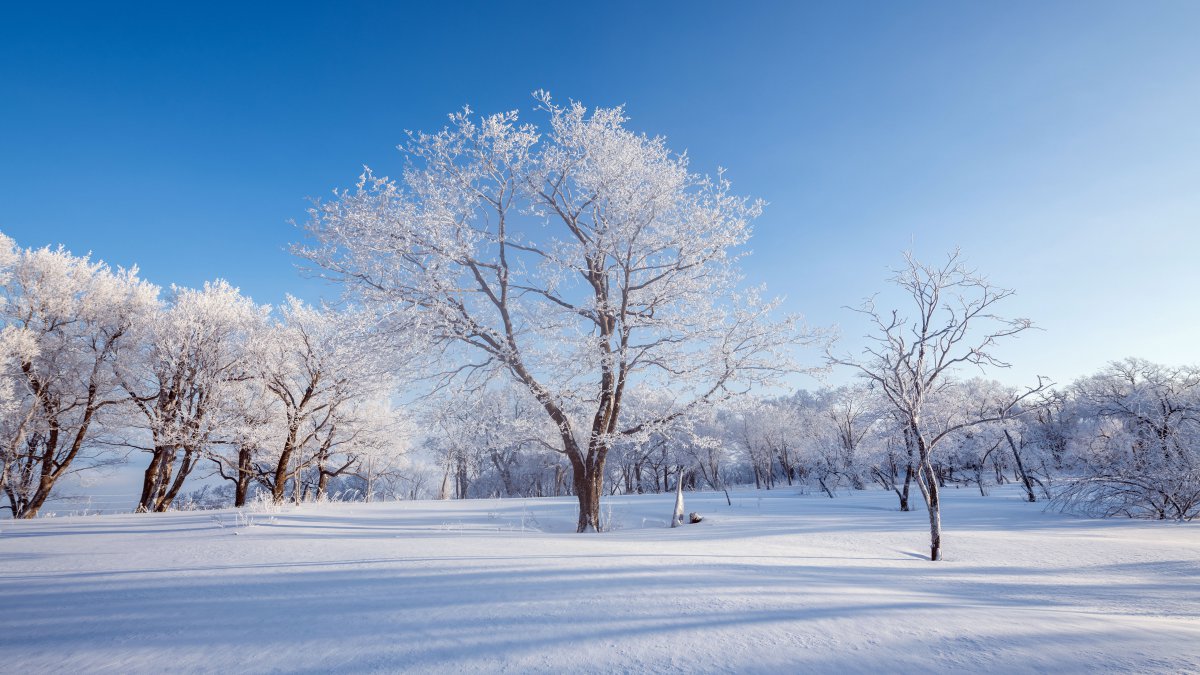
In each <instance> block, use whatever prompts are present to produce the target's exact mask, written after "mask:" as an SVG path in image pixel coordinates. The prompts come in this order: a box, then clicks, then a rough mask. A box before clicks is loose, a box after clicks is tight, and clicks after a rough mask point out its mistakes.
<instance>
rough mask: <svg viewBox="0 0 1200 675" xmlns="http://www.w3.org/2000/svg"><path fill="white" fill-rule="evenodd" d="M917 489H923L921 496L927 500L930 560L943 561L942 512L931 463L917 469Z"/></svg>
mask: <svg viewBox="0 0 1200 675" xmlns="http://www.w3.org/2000/svg"><path fill="white" fill-rule="evenodd" d="M917 471H918V473H917V487H919V488H921V496H922V497H924V498H925V508H926V509H927V510H928V511H929V559H930V560H932V561H936V560H941V559H942V511H941V502H940V500H939V498H938V480H937V473H936V472H935V471H934V470H933V465H932V464H930V463H929V462H927V461H926V462H922V463H921V465H920V466H919V467H917Z"/></svg>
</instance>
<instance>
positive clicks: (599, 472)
mask: <svg viewBox="0 0 1200 675" xmlns="http://www.w3.org/2000/svg"><path fill="white" fill-rule="evenodd" d="M571 466H572V468H573V469H574V472H573V473H574V484H575V496H576V498H578V499H579V524H578V526H577V529H576V532H599V531H600V529H601V525H602V523H601V522H600V494H601V492H602V491H603V488H604V461H603V460H600V461H599V462H598V463H597V464H595V465H593V466H591V467H589V466H588V465H587V463H585V462H582V461H580V462H572V463H571ZM589 469H590V470H589Z"/></svg>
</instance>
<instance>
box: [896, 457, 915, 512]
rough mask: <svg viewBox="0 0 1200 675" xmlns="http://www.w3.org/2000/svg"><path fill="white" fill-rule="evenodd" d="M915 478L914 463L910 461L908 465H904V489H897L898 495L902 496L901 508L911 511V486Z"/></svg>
mask: <svg viewBox="0 0 1200 675" xmlns="http://www.w3.org/2000/svg"><path fill="white" fill-rule="evenodd" d="M912 480H913V465H912V462H911V461H909V463H908V466H906V467H904V489H903V490H896V496H897V497H899V498H900V510H901V511H911V510H912V507H910V506H909V505H908V495H909V488H911V487H912Z"/></svg>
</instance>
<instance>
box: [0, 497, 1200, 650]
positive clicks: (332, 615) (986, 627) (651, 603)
mask: <svg viewBox="0 0 1200 675" xmlns="http://www.w3.org/2000/svg"><path fill="white" fill-rule="evenodd" d="M918 501H919V497H918ZM672 502H673V497H672V495H652V496H650V495H648V496H636V497H614V498H609V499H607V500H606V504H608V505H610V506H611V512H610V517H611V519H612V521H613V523H614V526H615V527H614V529H613V530H612V531H610V532H607V533H604V534H599V535H594V534H593V535H577V534H573V533H571V532H570V531H569V530H570V529H571V525H572V523H573V520H574V509H575V507H574V503H573V501H572V500H570V499H535V500H507V501H465V502H404V503H394V504H373V505H362V504H357V505H351V504H338V505H320V506H307V507H302V508H299V509H292V510H285V511H283V512H280V513H275V514H272V513H254V514H249V515H247V516H241V517H240V516H239V515H238V514H237V513H236V512H234V511H220V512H194V513H172V514H165V515H111V516H91V517H73V518H47V519H41V520H37V521H34V522H11V521H4V522H0V608H2V611H0V671H3V672H7V673H36V672H78V673H83V672H88V673H91V672H112V673H133V672H162V671H168V672H188V671H201V672H222V673H227V672H271V671H275V672H279V671H283V672H291V671H305V672H327V671H337V672H363V671H365V672H376V671H378V672H382V671H411V672H422V673H424V672H493V671H499V672H516V673H525V672H579V671H604V672H838V673H842V672H873V673H884V672H887V673H894V672H915V671H927V670H931V669H932V670H937V671H945V670H949V671H993V672H996V671H1004V672H1035V671H1036V672H1081V673H1082V672H1088V673H1091V672H1097V671H1136V672H1197V671H1200V560H1198V559H1200V529H1198V528H1197V526H1195V525H1179V524H1169V523H1147V522H1129V521H1095V520H1080V519H1076V518H1072V517H1068V516H1063V515H1059V514H1055V513H1044V512H1042V510H1041V505H1040V504H1037V505H1031V504H1025V503H1022V502H1021V501H1020V500H1019V496H1018V495H1017V493H1015V492H1011V491H1006V490H1003V489H1001V490H996V491H995V492H994V493H993V495H992V496H990V497H987V498H983V497H980V496H979V495H978V493H977V492H974V491H970V490H966V489H962V490H955V489H950V490H947V491H946V494H945V504H944V521H945V530H946V534H945V556H946V560H945V561H944V562H940V563H931V562H929V561H928V560H926V559H925V553H926V550H925V544H926V541H927V531H926V520H925V515H924V513H922V512H920V511H917V512H912V513H900V512H898V511H896V510H895V503H894V498H893V497H891V496H890V495H888V494H885V493H882V492H866V493H857V494H853V495H848V496H845V497H839V498H838V499H836V500H830V499H827V498H824V497H822V496H819V495H812V494H810V495H802V496H801V495H797V493H796V491H795V490H788V489H781V490H775V491H771V492H754V491H747V492H738V493H735V494H734V495H733V506H732V507H729V506H726V505H725V500H724V497H723V496H722V495H719V494H717V495H714V494H696V495H689V496H688V504H687V506H688V509H689V510H698V511H700V512H701V513H703V514H704V515H705V517H706V519H705V521H704V522H703V523H700V524H698V525H689V526H687V527H684V528H681V529H676V530H670V529H667V528H666V527H665V524H666V519H667V517H668V515H669V513H670V509H671V505H672ZM606 508H607V507H606Z"/></svg>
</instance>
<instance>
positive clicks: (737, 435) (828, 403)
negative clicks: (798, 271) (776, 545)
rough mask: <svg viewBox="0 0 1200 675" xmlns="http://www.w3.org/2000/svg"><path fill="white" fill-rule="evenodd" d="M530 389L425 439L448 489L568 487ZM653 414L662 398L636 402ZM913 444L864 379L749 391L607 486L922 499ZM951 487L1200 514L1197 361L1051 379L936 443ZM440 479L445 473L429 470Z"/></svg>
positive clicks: (960, 385)
mask: <svg viewBox="0 0 1200 675" xmlns="http://www.w3.org/2000/svg"><path fill="white" fill-rule="evenodd" d="M519 393H520V392H519V391H515V390H505V391H495V392H492V393H491V395H490V396H488V397H485V398H482V399H478V400H477V402H476V403H474V404H469V405H463V406H458V407H456V408H454V409H453V410H449V411H446V412H445V413H443V414H442V415H441V416H440V417H439V418H438V422H437V424H436V425H434V426H433V427H432V428H433V429H435V430H436V431H435V432H434V433H433V435H432V436H430V437H429V438H428V439H427V441H426V442H427V444H428V447H429V448H430V449H431V450H432V451H434V452H435V453H436V454H437V455H439V456H440V459H441V462H442V464H441V466H442V471H443V472H442V474H441V476H440V477H438V478H437V479H438V480H440V481H441V485H442V489H441V494H442V496H443V497H457V498H475V497H529V496H552V495H560V494H570V485H569V481H565V480H564V479H563V477H564V476H565V475H566V467H565V466H564V465H563V463H562V462H561V461H560V459H559V456H558V454H557V453H555V452H553V451H552V450H551V449H550V448H552V443H553V436H552V431H553V430H552V429H549V428H539V417H538V415H537V410H536V407H535V406H533V405H531V404H529V403H527V402H526V403H522V402H521V399H520V396H519ZM1017 393H1018V392H1017V391H1016V390H1015V389H1013V388H1011V387H1007V386H1005V385H1003V384H1000V383H999V382H996V381H993V380H985V379H971V380H965V381H953V380H952V381H949V382H947V384H946V385H945V386H943V387H942V388H941V389H940V390H939V391H938V392H937V395H936V397H935V398H934V399H933V400H932V401H930V404H929V407H928V409H927V410H926V411H925V413H926V415H928V416H929V417H931V418H933V419H934V420H936V423H938V424H942V425H945V424H948V423H950V421H951V420H953V419H954V418H955V417H956V416H959V415H961V411H963V410H988V409H989V408H992V407H994V406H995V404H996V402H998V401H1009V400H1012V398H1014V397H1015V396H1016V395H1017ZM634 407H635V409H642V408H646V409H648V410H644V411H643V412H642V413H641V414H653V409H654V408H655V402H654V401H641V400H639V401H637V402H636V404H635V406H634ZM916 452H917V451H916V447H915V444H914V443H913V442H912V438H911V435H910V432H909V429H908V427H907V425H906V424H905V423H904V421H903V420H902V419H899V418H898V416H897V415H896V414H895V412H894V411H893V410H892V407H891V405H890V404H889V402H888V401H887V400H886V397H885V396H883V395H882V394H881V393H880V392H878V391H877V390H875V389H872V388H870V387H868V386H866V385H863V384H855V385H847V386H842V387H836V388H825V389H820V390H818V391H815V392H810V391H799V392H796V393H795V394H793V395H791V396H787V397H777V398H769V399H762V398H743V399H741V400H737V401H731V402H730V403H729V404H728V405H722V406H718V407H716V408H713V409H710V410H708V411H706V413H705V414H703V415H700V416H691V417H688V418H686V419H680V420H678V422H677V423H676V424H674V425H673V426H672V427H670V428H667V429H660V430H657V431H655V432H654V433H651V434H649V435H647V437H646V438H644V439H639V440H638V442H630V443H621V444H619V445H617V446H616V447H614V449H613V452H612V453H611V454H610V455H609V463H608V468H607V470H608V475H607V480H606V485H607V486H608V493H609V494H640V493H647V492H669V491H671V490H674V489H675V485H676V482H677V481H682V482H683V485H684V487H685V489H713V490H723V489H725V488H727V487H728V486H745V485H753V486H755V487H756V488H759V489H765V490H770V489H779V488H793V489H795V488H801V489H808V490H812V491H814V492H816V493H819V494H823V495H827V496H828V497H830V498H833V497H836V496H838V495H840V494H845V493H848V492H851V491H854V490H864V489H883V490H887V491H888V492H891V493H893V494H895V496H896V500H897V508H898V509H899V510H902V511H908V510H910V509H911V508H912V507H913V506H914V503H913V499H914V493H915V492H916V487H915V480H916V476H917V456H916ZM932 464H933V470H934V474H935V477H936V481H937V482H938V484H939V486H940V487H945V486H947V485H951V486H959V487H971V488H972V489H978V490H979V492H980V494H983V495H987V494H988V491H989V489H990V488H991V487H992V486H996V485H1006V484H1015V485H1017V486H1019V488H1020V489H1021V490H1022V492H1023V493H1024V494H1025V497H1026V499H1027V500H1028V501H1030V502H1042V501H1049V502H1051V503H1052V504H1053V505H1055V506H1058V507H1060V508H1064V509H1068V510H1071V511H1074V512H1078V513H1086V514H1089V515H1096V516H1128V517H1137V518H1155V519H1181V520H1190V519H1192V518H1195V517H1196V516H1197V515H1198V514H1200V369H1198V368H1195V367H1180V368H1173V367H1168V366H1163V365H1159V364H1155V363H1150V362H1147V361H1143V360H1139V359H1128V360H1125V361H1119V362H1115V363H1113V364H1111V365H1110V366H1108V367H1107V368H1105V369H1104V370H1102V371H1101V372H1099V373H1097V374H1095V375H1092V376H1090V377H1086V378H1082V379H1080V380H1079V381H1077V382H1075V383H1073V384H1071V385H1070V386H1066V387H1062V388H1058V389H1053V390H1051V389H1047V390H1045V391H1044V392H1041V393H1040V394H1039V395H1038V396H1037V397H1036V398H1032V399H1026V400H1024V401H1022V403H1021V404H1020V405H1019V406H1018V407H1015V408H1013V409H1010V410H1008V411H1006V413H1005V415H1004V419H1000V420H997V421H993V422H987V423H984V424H980V425H975V426H971V427H969V428H964V429H962V430H960V431H956V432H953V433H951V434H950V436H948V437H947V439H946V440H945V441H944V442H943V444H942V445H941V446H940V447H939V448H938V451H937V452H936V453H934V455H933V461H932ZM426 482H427V483H430V484H433V483H436V481H435V480H427V481H426Z"/></svg>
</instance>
